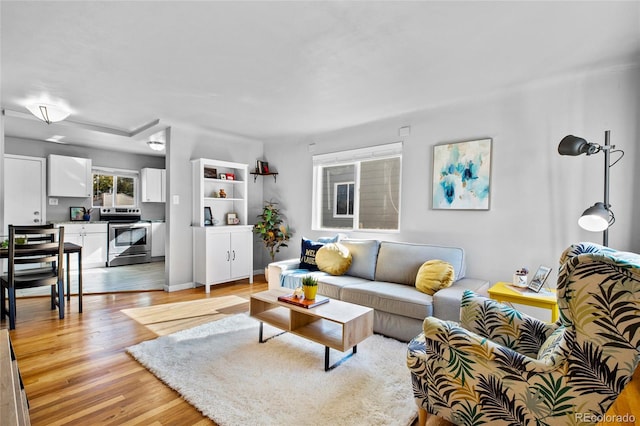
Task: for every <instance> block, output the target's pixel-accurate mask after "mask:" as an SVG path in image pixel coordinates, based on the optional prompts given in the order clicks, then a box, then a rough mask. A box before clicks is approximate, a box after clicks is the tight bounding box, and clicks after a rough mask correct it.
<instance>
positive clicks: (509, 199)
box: [265, 68, 640, 281]
mask: <svg viewBox="0 0 640 426" xmlns="http://www.w3.org/2000/svg"><path fill="white" fill-rule="evenodd" d="M639 94H640V79H639V70H638V69H637V68H635V69H618V70H608V71H603V72H600V73H597V74H591V75H575V76H571V78H565V79H559V80H555V81H547V82H542V83H535V84H531V85H529V86H528V87H524V88H518V89H514V90H512V91H509V92H508V93H500V94H495V95H492V96H487V97H485V98H483V99H473V100H467V101H461V102H457V103H452V104H449V105H443V106H440V107H437V108H432V109H429V110H425V111H421V112H416V113H411V114H405V115H403V116H400V117H396V118H392V119H387V120H383V121H378V122H375V123H369V124H364V125H361V126H357V127H354V128H349V129H345V130H341V131H337V132H333V133H330V134H322V135H317V136H315V137H309V138H306V139H295V140H289V141H285V142H281V143H267V144H266V148H265V154H266V160H267V161H269V163H270V164H273V165H275V166H276V167H277V168H278V171H279V173H280V174H279V176H278V181H277V183H273V182H271V181H265V198H267V199H269V198H274V199H277V200H279V201H280V205H281V208H282V209H283V211H284V213H285V214H286V215H287V216H288V223H289V224H290V226H291V227H292V228H293V229H294V231H295V235H294V238H293V239H292V243H291V244H290V247H289V248H288V249H284V250H286V251H285V252H281V253H280V255H279V256H278V259H286V258H289V257H298V256H299V244H300V238H301V237H302V236H307V237H315V236H318V235H320V234H326V233H321V232H315V231H312V230H311V186H312V173H311V171H312V163H311V157H312V155H313V154H322V153H327V152H333V151H342V150H346V149H352V148H359V147H365V146H371V145H377V144H383V143H389V142H395V141H399V140H403V141H404V148H403V180H402V201H401V202H402V216H401V231H400V232H399V233H391V234H389V233H387V234H377V235H376V234H359V233H351V234H350V236H351V237H353V238H360V237H362V238H370V237H373V238H380V239H387V240H396V241H408V242H417V243H431V244H444V245H452V246H460V247H463V248H465V250H466V253H467V276H472V277H480V278H485V279H488V280H491V281H501V280H509V279H510V277H511V274H512V272H513V271H514V270H515V269H517V268H520V267H522V266H527V267H528V268H529V269H535V268H537V266H538V265H540V264H545V265H548V266H552V267H553V268H554V275H555V270H556V269H557V260H558V257H559V255H560V253H561V252H562V250H563V249H564V248H565V247H567V246H568V245H569V244H571V243H573V242H578V241H585V240H590V241H594V242H597V243H601V242H602V234H601V233H589V232H586V231H583V230H581V229H580V228H579V227H578V225H577V219H578V217H579V216H580V214H581V213H582V212H583V210H584V209H586V208H587V207H589V206H591V205H592V204H593V203H594V202H596V201H601V200H602V197H603V167H604V156H603V155H602V154H598V155H594V156H590V157H586V156H580V157H566V156H560V155H559V154H558V153H557V146H558V143H559V142H560V140H561V139H562V138H563V137H564V136H565V135H567V134H574V135H577V136H581V137H584V138H585V139H587V140H588V141H590V142H595V143H600V144H603V143H604V131H605V130H611V143H612V144H614V145H617V147H618V148H621V149H624V150H625V152H626V156H625V158H624V159H623V160H622V161H621V162H620V163H618V164H617V165H616V166H615V167H613V168H612V169H611V198H610V201H611V204H612V208H613V210H614V212H615V213H616V218H617V222H616V224H615V225H614V226H613V227H612V228H611V229H610V232H609V245H610V246H612V247H615V248H618V249H622V250H631V251H639V252H640V232H638V230H639V227H640V225H638V224H632V220H633V219H634V218H636V217H640V214H639V213H640V189H639V185H636V184H634V182H636V181H638V178H639V177H640V171H639V170H638V168H637V167H636V164H637V163H638V160H639V157H640V151H639V150H638V149H637V144H638V139H639V136H640V128H639V124H638V122H639V120H638V113H639V105H638V99H639ZM425 96H428V95H427V94H425ZM425 103H426V101H425ZM402 126H411V135H410V136H406V137H399V136H398V129H399V128H400V127H402ZM487 137H488V138H492V139H493V154H492V177H491V179H492V180H491V184H492V195H491V208H490V210H489V211H443V210H432V209H431V202H430V197H431V185H432V175H431V173H432V151H433V146H434V145H437V144H442V143H447V142H457V141H465V140H475V139H480V138H487ZM310 143H315V145H314V148H313V150H314V152H313V153H312V152H310V150H309V144H310ZM612 158H613V159H615V158H616V157H615V155H613V156H612ZM554 275H552V277H551V279H550V281H555V276H554Z"/></svg>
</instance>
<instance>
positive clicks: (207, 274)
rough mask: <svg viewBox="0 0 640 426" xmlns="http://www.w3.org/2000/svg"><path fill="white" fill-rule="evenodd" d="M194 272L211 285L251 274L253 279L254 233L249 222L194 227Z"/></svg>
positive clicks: (248, 276) (251, 279)
mask: <svg viewBox="0 0 640 426" xmlns="http://www.w3.org/2000/svg"><path fill="white" fill-rule="evenodd" d="M193 267H194V271H193V275H194V281H195V283H196V284H201V285H204V286H205V292H207V293H209V291H210V286H211V285H213V284H219V283H223V282H228V281H233V280H238V279H243V278H249V282H250V283H253V233H252V227H251V226H250V225H235V226H219V227H215V226H203V227H194V228H193Z"/></svg>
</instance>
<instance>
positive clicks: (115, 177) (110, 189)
mask: <svg viewBox="0 0 640 426" xmlns="http://www.w3.org/2000/svg"><path fill="white" fill-rule="evenodd" d="M92 193H93V201H92V205H93V207H135V206H137V205H138V198H137V194H138V173H137V172H135V171H128V170H113V169H96V168H94V169H93V192H92Z"/></svg>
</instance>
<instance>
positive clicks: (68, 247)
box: [0, 242, 82, 313]
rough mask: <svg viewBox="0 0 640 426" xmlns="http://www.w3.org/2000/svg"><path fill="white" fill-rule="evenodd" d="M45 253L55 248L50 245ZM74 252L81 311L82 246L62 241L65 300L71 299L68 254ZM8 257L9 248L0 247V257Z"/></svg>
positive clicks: (53, 251) (79, 309) (54, 251)
mask: <svg viewBox="0 0 640 426" xmlns="http://www.w3.org/2000/svg"><path fill="white" fill-rule="evenodd" d="M44 252H46V254H49V253H51V254H55V253H56V252H57V249H56V248H55V247H52V248H51V249H48V250H44ZM74 253H75V254H76V255H77V256H78V312H80V313H82V246H81V245H78V244H74V243H67V242H65V243H64V254H65V260H66V262H65V263H66V267H67V271H66V275H67V301H71V262H70V258H69V257H70V255H71V254H74ZM8 257H9V249H6V248H1V249H0V259H7V258H8Z"/></svg>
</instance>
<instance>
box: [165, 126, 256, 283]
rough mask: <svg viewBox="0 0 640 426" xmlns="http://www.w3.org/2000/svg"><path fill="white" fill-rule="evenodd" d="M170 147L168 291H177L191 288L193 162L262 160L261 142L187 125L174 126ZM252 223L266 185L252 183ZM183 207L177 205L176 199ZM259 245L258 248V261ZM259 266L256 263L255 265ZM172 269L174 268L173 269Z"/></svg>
mask: <svg viewBox="0 0 640 426" xmlns="http://www.w3.org/2000/svg"><path fill="white" fill-rule="evenodd" d="M167 139H168V143H167V156H166V159H167V160H166V161H167V186H168V193H167V204H166V207H167V211H166V216H167V232H168V236H169V245H168V252H167V257H166V259H165V261H166V265H167V267H168V268H169V269H168V276H169V279H168V282H167V283H166V284H165V290H168V291H174V290H179V289H183V288H189V287H191V285H192V283H193V268H192V265H193V264H192V259H193V256H192V252H193V247H192V238H193V237H192V230H191V208H192V187H193V186H192V183H191V160H192V159H196V158H211V159H216V160H224V161H233V162H237V163H246V164H249V165H250V166H251V165H253V164H255V162H256V159H259V158H261V157H262V154H263V143H262V142H261V141H257V140H253V139H248V138H243V137H239V136H234V135H229V134H224V133H216V132H206V131H204V130H201V129H194V128H192V127H190V126H185V125H176V124H174V125H172V126H171V128H170V129H169V131H168V137H167ZM248 186H249V194H248V197H249V201H248V204H249V206H248V211H249V218H248V219H249V223H250V224H252V223H255V217H256V216H257V215H258V213H259V211H260V209H261V207H262V184H261V183H260V182H257V183H255V184H254V183H253V179H252V180H250V181H249V185H248ZM176 196H177V197H178V198H179V204H175V203H174V197H176ZM256 247H257V244H254V257H255V256H256V252H255V251H256V250H257V248H256ZM254 263H255V262H254ZM169 265H170V266H169Z"/></svg>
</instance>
